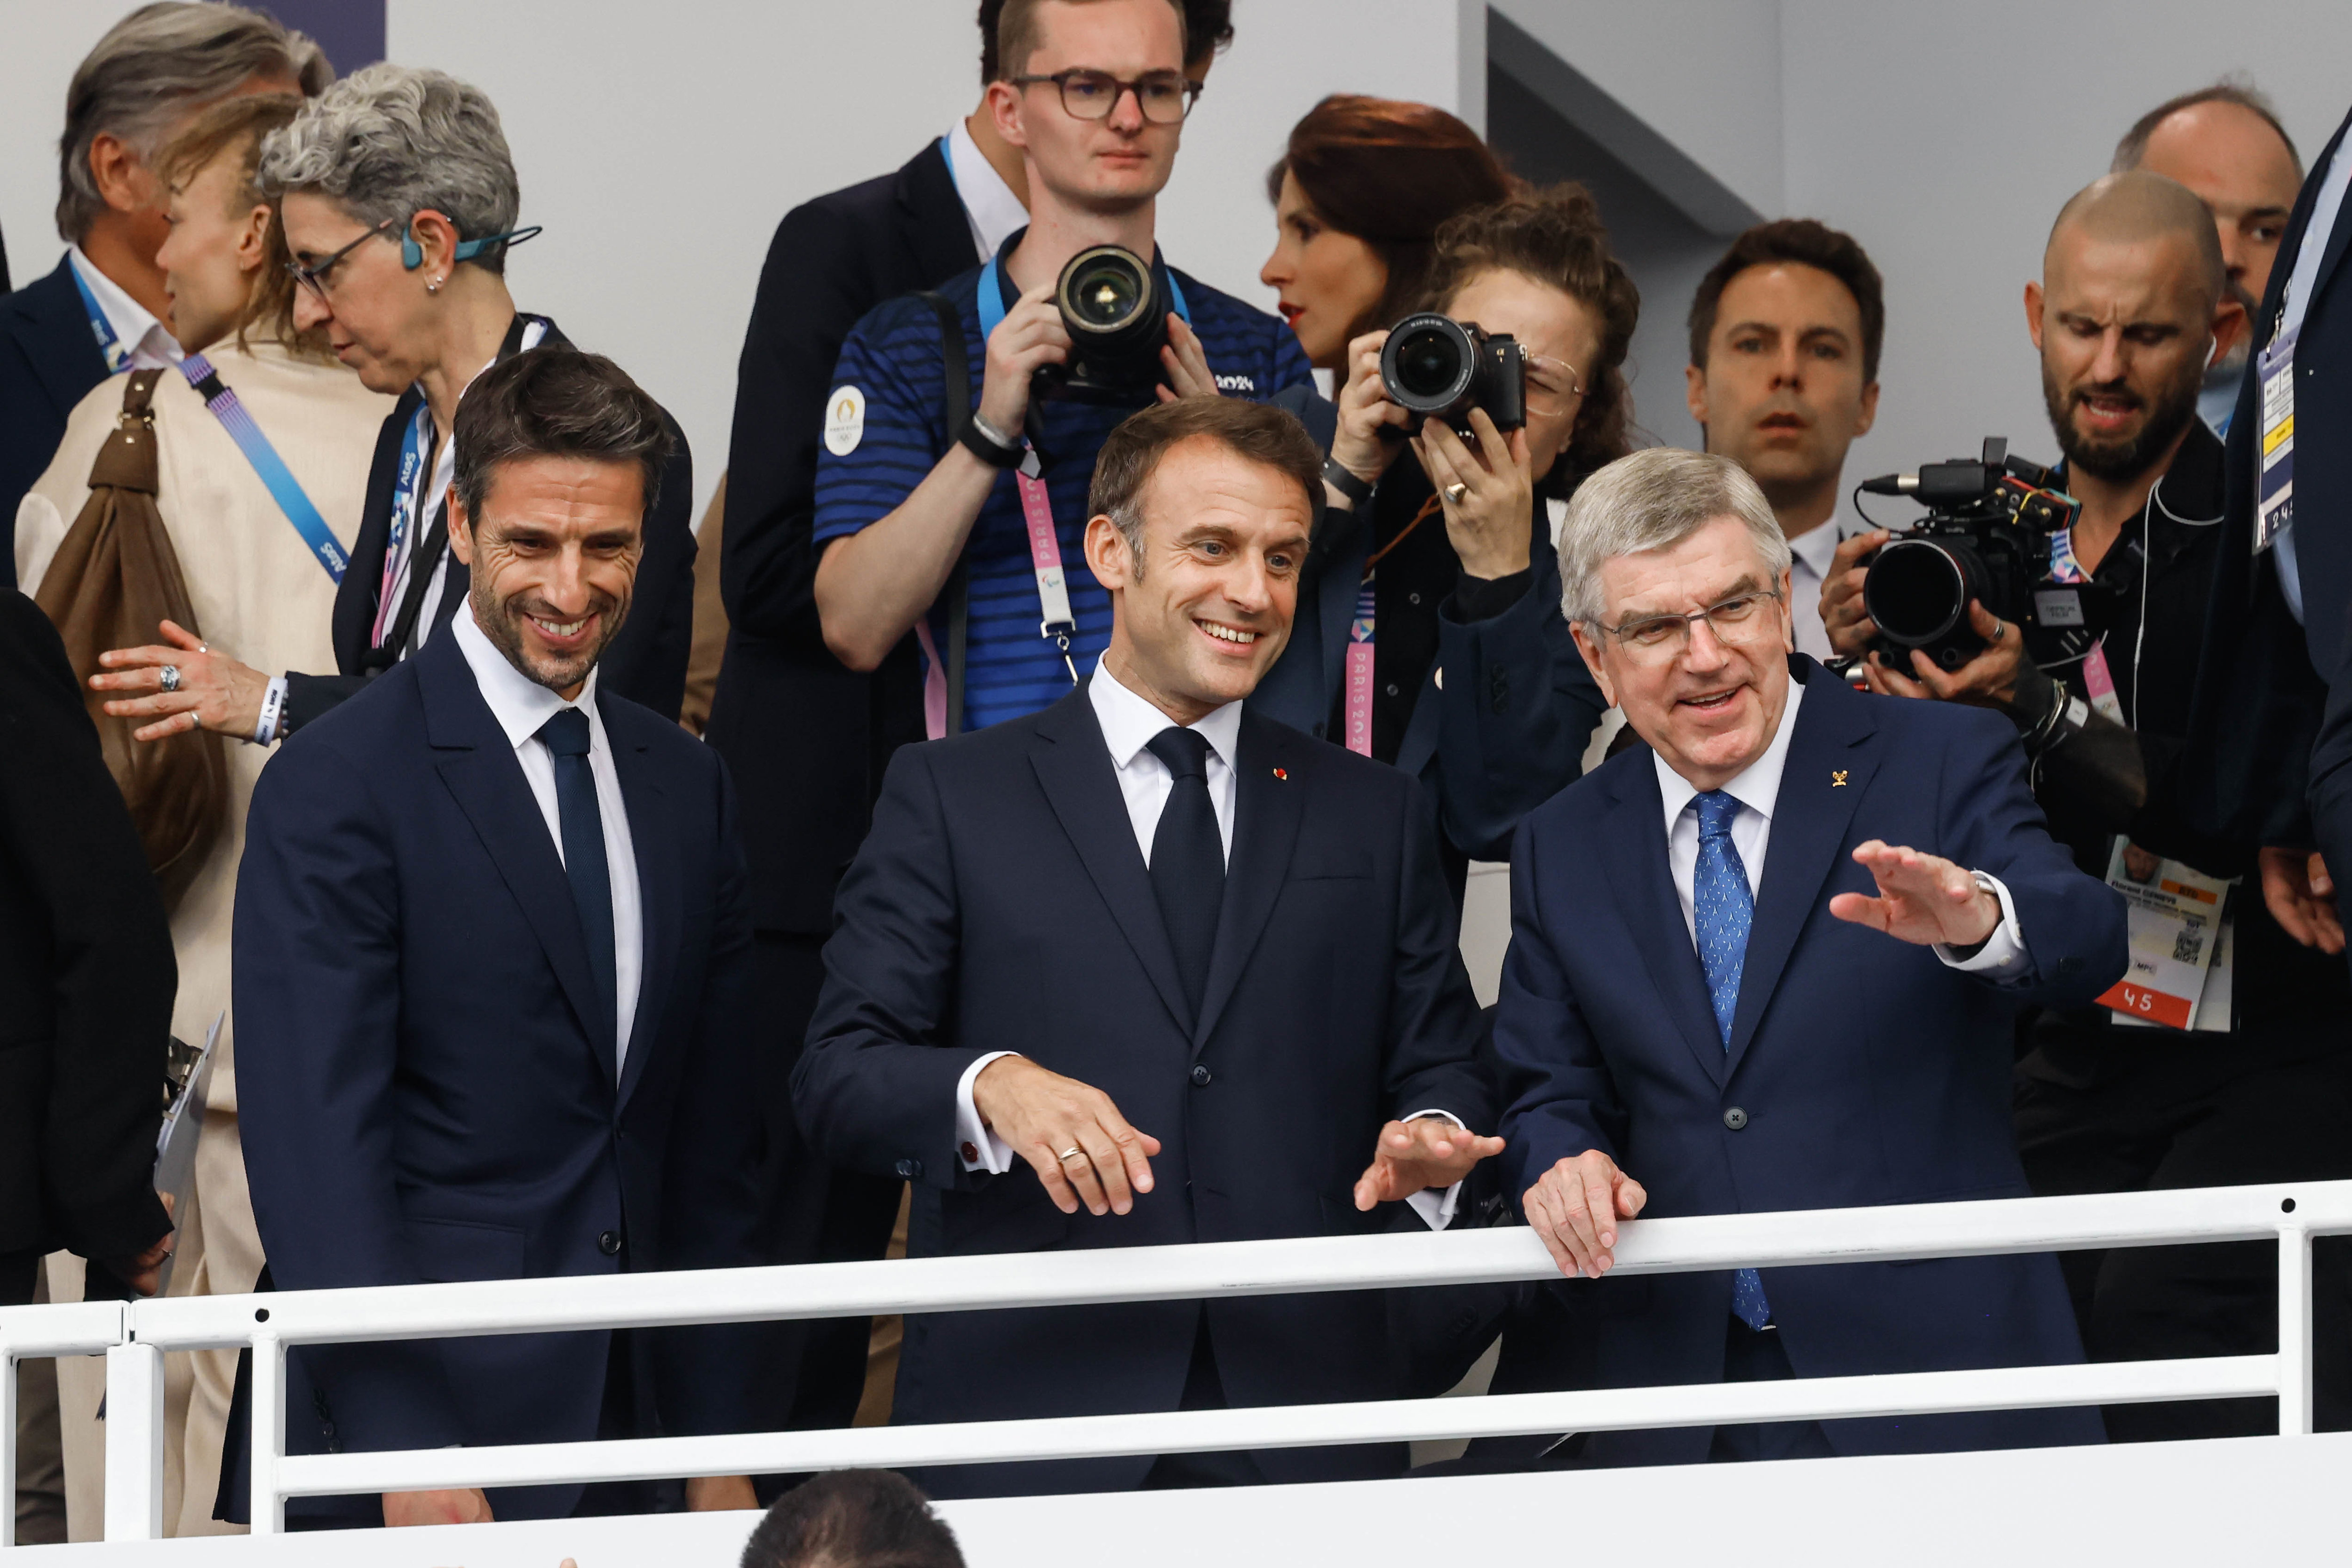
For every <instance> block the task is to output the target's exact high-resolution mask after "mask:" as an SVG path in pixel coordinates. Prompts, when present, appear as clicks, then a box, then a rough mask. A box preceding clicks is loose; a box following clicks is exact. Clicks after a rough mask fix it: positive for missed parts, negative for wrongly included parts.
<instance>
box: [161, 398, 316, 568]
mask: <svg viewBox="0 0 2352 1568" xmlns="http://www.w3.org/2000/svg"><path fill="white" fill-rule="evenodd" d="M180 374H182V375H184V376H186V377H187V378H188V384H189V385H190V386H192V387H194V388H195V390H196V395H198V396H199V397H202V398H203V399H204V400H205V407H206V408H209V409H211V410H212V411H213V417H214V418H215V419H218V420H219V421H220V422H221V427H222V428H223V429H225V430H226V431H227V432H228V435H229V439H230V440H232V441H235V442H236V447H237V450H238V451H240V452H243V453H244V454H245V460H246V461H247V462H248V463H251V464H252V465H253V471H254V472H255V473H257V474H258V475H260V476H261V482H262V483H263V484H264V485H266V486H268V489H269V493H270V495H271V496H272V497H273V498H274V499H275V500H277V502H278V510H280V511H282V512H284V513H285V514H286V521H289V522H290V523H292V524H293V525H294V531H295V532H297V533H299V534H300V535H301V536H302V543H303V545H304V546H305V547H306V548H307V549H309V551H310V553H311V554H313V555H315V556H317V557H318V558H319V564H320V565H321V566H323V567H325V568H326V569H327V575H328V576H329V577H331V578H332V579H334V582H335V585H336V586H337V587H341V585H342V581H343V567H344V565H345V563H346V557H345V556H344V554H343V547H342V544H341V542H339V541H338V540H337V539H336V538H335V535H334V532H333V531H332V530H331V529H329V528H328V526H327V520H326V519H325V518H323V517H320V515H319V509H318V508H317V507H315V506H313V505H311V504H310V497H309V496H308V495H306V494H304V493H303V489H302V487H301V485H300V483H299V482H298V481H297V480H296V479H295V478H294V474H293V471H292V470H291V469H289V468H287V466H286V461H285V459H284V458H280V457H279V456H278V448H277V447H273V446H271V445H270V444H269V437H267V436H265V435H263V434H262V433H261V426H258V425H257V424H255V423H254V420H253V416H252V414H251V413H249V412H247V409H246V406H245V405H244V404H242V403H240V402H238V401H237V395H236V393H234V392H232V391H230V390H229V388H228V386H227V385H226V384H225V383H223V382H222V380H221V379H220V375H219V374H218V373H217V372H215V370H214V369H213V367H212V365H211V364H210V363H207V362H206V361H205V356H204V355H202V354H190V355H188V356H187V357H186V358H184V359H183V360H182V361H181V362H180Z"/></svg>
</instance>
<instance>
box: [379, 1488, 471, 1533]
mask: <svg viewBox="0 0 2352 1568" xmlns="http://www.w3.org/2000/svg"><path fill="white" fill-rule="evenodd" d="M383 1521H384V1523H386V1524H388V1525H404V1524H488V1523H489V1522H490V1500H489V1499H488V1498H487V1497H484V1496H483V1495H482V1489H481V1488H479V1487H457V1488H453V1489H450V1490H447V1491H437V1492H386V1493H384V1494H383Z"/></svg>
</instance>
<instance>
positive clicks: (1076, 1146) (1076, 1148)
mask: <svg viewBox="0 0 2352 1568" xmlns="http://www.w3.org/2000/svg"><path fill="white" fill-rule="evenodd" d="M1085 1152H1087V1151H1086V1145H1084V1144H1082V1143H1073V1144H1071V1145H1070V1146H1069V1147H1068V1148H1066V1149H1065V1150H1063V1151H1062V1152H1060V1153H1058V1154H1056V1155H1055V1156H1054V1158H1055V1159H1056V1160H1059V1161H1060V1162H1062V1163H1064V1164H1068V1163H1070V1162H1071V1161H1073V1160H1075V1159H1076V1158H1077V1157H1078V1156H1079V1155H1081V1154H1083V1153H1085Z"/></svg>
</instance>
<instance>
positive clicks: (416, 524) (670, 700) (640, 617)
mask: <svg viewBox="0 0 2352 1568" xmlns="http://www.w3.org/2000/svg"><path fill="white" fill-rule="evenodd" d="M259 177H260V181H261V184H262V187H263V188H264V190H266V191H267V192H268V195H270V197H271V198H272V199H273V200H274V201H275V202H276V203H277V205H278V216H279V222H280V226H281V227H282V228H283V231H284V233H285V237H286V246H287V248H288V250H289V252H290V253H291V254H292V257H293V259H292V261H290V262H289V264H288V269H289V271H290V272H291V273H292V274H293V276H294V280H295V284H296V288H295V291H294V322H295V325H296V326H297V327H298V328H299V329H300V330H301V331H318V332H320V333H321V334H323V335H324V337H325V338H326V340H327V342H328V344H329V345H330V346H331V348H332V349H333V351H334V353H335V357H336V358H338V359H340V360H341V361H342V363H344V364H346V365H349V366H350V367H352V369H353V370H355V371H357V372H358V373H359V378H360V381H361V383H362V384H363V385H365V386H367V387H368V388H369V389H371V390H372V391H376V392H382V393H385V394H388V395H394V396H397V397H398V398H399V399H400V401H399V402H398V403H397V404H395V405H394V407H393V410H392V413H391V414H390V415H389V416H387V417H386V418H385V420H384V425H383V431H382V432H381V433H380V434H379V435H378V437H377V438H376V444H375V457H374V461H373V465H372V466H371V468H370V469H369V472H368V480H367V489H366V500H365V503H364V506H363V509H362V513H361V518H360V532H359V542H358V543H357V544H355V545H354V546H353V547H352V555H351V562H350V564H349V566H348V568H347V569H346V571H345V573H344V575H343V579H342V584H341V589H340V590H339V592H338V593H337V595H336V597H335V614H334V647H335V663H336V667H337V673H335V674H332V675H305V674H300V673H292V672H289V673H288V674H285V675H280V676H278V677H277V678H275V679H270V678H268V677H266V676H263V675H261V674H259V673H258V672H257V671H254V670H250V669H247V668H245V667H244V666H242V665H237V664H236V663H235V662H234V661H233V660H228V659H226V658H223V657H222V656H220V655H218V654H209V655H202V656H198V657H197V658H194V659H193V660H190V659H186V658H183V659H181V660H179V661H178V664H177V668H178V676H179V682H178V685H177V686H176V687H175V688H174V690H175V691H176V692H178V693H180V694H182V699H183V700H184V701H185V702H186V704H187V706H188V710H189V711H192V712H194V711H201V713H202V715H203V717H202V720H201V721H202V722H203V723H204V724H205V727H206V728H207V729H219V730H222V731H224V732H226V733H233V734H242V735H246V736H254V735H257V734H259V735H262V736H265V737H276V736H282V735H286V734H289V733H291V732H292V731H294V730H297V729H299V728H300V727H301V726H302V725H304V724H306V723H309V722H310V721H311V720H313V719H316V718H317V717H319V715H320V714H321V713H324V712H326V711H327V710H330V709H331V708H333V707H334V706H335V705H336V704H338V703H340V702H341V701H342V700H344V699H345V698H348V697H350V696H352V695H353V694H354V693H356V692H357V691H358V690H359V689H361V688H362V686H364V685H365V684H366V683H367V681H368V680H369V679H371V678H372V677H373V676H375V675H378V674H381V673H382V672H383V671H384V670H386V669H389V668H392V667H393V666H394V664H396V663H398V662H399V661H400V660H402V659H404V658H408V657H409V656H410V655H412V654H414V653H415V652H416V651H417V650H418V649H419V648H421V647H423V646H424V645H425V643H427V642H428V641H431V640H432V639H433V638H434V637H436V636H437V635H438V634H439V632H440V631H441V629H442V628H443V627H445V626H447V624H448V622H449V618H450V617H451V616H454V615H456V614H457V613H458V610H459V607H460V606H461V605H463V603H464V602H465V598H466V594H467V584H468V574H467V568H466V566H465V564H464V563H461V562H459V561H457V559H456V557H455V556H454V555H452V554H451V553H450V552H449V548H448V542H449V527H448V520H447V515H446V513H447V506H448V496H449V489H450V483H451V479H452V477H453V470H454V468H455V461H456V458H455V453H454V451H453V449H452V443H451V441H450V439H449V435H450V431H451V430H452V428H453V427H454V426H455V424H456V420H457V401H458V399H459V398H460V397H461V396H463V395H464V394H465V391H466V388H467V385H469V384H471V383H472V382H473V380H474V378H475V377H476V376H478V375H479V374H481V373H482V372H483V371H484V370H485V369H487V368H488V366H490V365H491V364H494V363H497V362H499V360H503V359H507V358H509V357H510V356H512V355H514V354H517V353H521V352H523V351H524V350H526V349H530V348H536V347H537V346H539V345H540V344H541V343H542V342H545V343H553V344H557V345H559V346H564V347H569V346H571V344H570V341H569V340H568V339H566V338H565V337H564V335H563V334H562V332H561V331H558V330H557V329H556V326H555V323H554V322H552V321H549V320H548V319H547V318H546V317H544V316H533V315H527V314H524V313H522V312H520V311H519V310H516V309H515V302H514V296H513V295H512V294H510V293H509V292H508V290H507V280H506V276H505V274H506V261H507V251H508V249H509V247H512V246H515V245H517V244H520V242H522V241H523V240H526V239H529V238H530V237H531V236H533V235H535V234H537V233H538V232H539V230H538V228H537V227H535V226H534V227H528V228H519V227H517V226H516V224H517V220H518V218H519V216H520V212H521V205H522V196H521V184H520V181H519V180H518V179H517V178H516V176H515V167H514V158H513V155H512V154H511V153H509V151H508V148H507V139H506V132H505V131H504V129H503V128H502V127H501V126H500V124H499V111H498V110H497V108H496V107H495V106H494V105H493V104H492V103H491V102H490V100H489V98H488V95H487V94H486V93H484V92H483V91H482V89H479V88H478V87H475V86H473V85H472V84H470V83H468V82H463V81H459V80H458V79H457V78H455V77H453V76H449V75H447V74H446V73H445V72H441V71H436V70H425V69H419V68H415V67H411V66H396V65H378V66H371V67H369V68H367V69H365V70H361V71H354V72H352V74H351V75H350V76H347V77H345V78H344V79H342V80H341V81H339V82H337V83H335V84H334V85H333V86H332V87H331V88H329V89H327V90H326V91H325V92H323V93H321V94H320V96H319V97H318V98H317V99H316V100H312V101H311V102H310V103H309V104H307V105H305V106H304V108H303V110H302V112H301V113H300V114H299V115H298V116H297V117H296V118H295V120H294V121H293V122H292V123H291V124H289V125H288V126H286V127H284V128H283V129H282V130H279V131H278V132H273V133H272V134H271V135H270V137H269V139H268V142H266V143H265V144H264V146H263V148H262V153H261V164H260V170H259ZM674 427H675V422H673V428H674ZM693 490H694V479H693V468H692V459H691V458H690V457H689V456H688V451H687V446H686V439H685V437H684V436H683V435H680V436H679V437H677V448H676V451H675V453H674V455H673V456H672V457H671V458H670V460H669V462H668V463H667V466H666V467H665V468H664V469H663V473H662V479H661V483H660V484H659V485H658V486H656V487H655V489H653V490H652V491H650V492H649V493H648V494H647V495H646V530H645V557H644V560H643V561H642V563H640V565H639V567H638V570H637V575H636V595H637V596H639V597H643V598H645V599H646V600H647V603H646V605H644V606H643V607H642V608H641V609H638V610H637V611H636V612H635V614H631V613H630V607H629V606H628V605H621V606H620V607H619V610H618V612H617V613H619V614H621V615H623V616H625V617H626V624H625V626H624V628H623V629H622V631H621V632H620V634H619V636H618V637H616V638H615V640H614V642H613V643H612V644H611V645H610V646H609V647H608V648H607V649H606V651H605V654H604V658H603V660H602V661H601V663H600V665H599V668H600V669H601V671H602V675H601V677H600V682H601V686H602V689H604V691H606V692H615V693H618V694H619V695H621V696H624V697H627V698H630V699H632V700H635V701H637V702H641V703H643V704H644V705H646V707H648V708H651V709H653V710H655V711H656V712H658V713H661V714H664V715H666V716H667V717H669V718H672V719H675V718H677V710H678V707H679V704H680V702H681V701H682V700H683V699H684V696H685V689H686V660H687V651H688V643H689V641H690V639H691V632H692V622H693V612H694V580H693V566H694V533H693V530H692V528H691V526H690V520H689V515H688V508H689V507H690V506H691V505H692V504H693ZM230 692H236V693H239V694H241V695H239V696H237V697H236V698H235V699H234V700H231V699H230V698H229V697H228V696H227V695H226V694H227V693H230ZM215 714H219V715H221V717H220V719H219V721H218V722H217V723H216V722H215V718H214V715H215Z"/></svg>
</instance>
